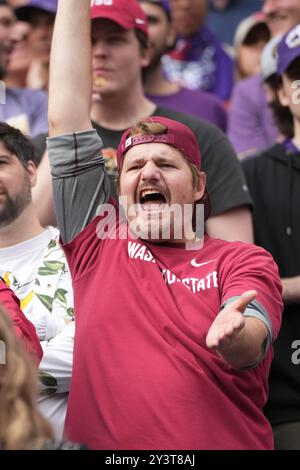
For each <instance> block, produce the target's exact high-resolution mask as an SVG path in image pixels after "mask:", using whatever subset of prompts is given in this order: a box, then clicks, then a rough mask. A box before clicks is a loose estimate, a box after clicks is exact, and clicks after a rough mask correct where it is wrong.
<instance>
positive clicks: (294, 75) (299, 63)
mask: <svg viewBox="0 0 300 470" xmlns="http://www.w3.org/2000/svg"><path fill="white" fill-rule="evenodd" d="M284 75H286V76H287V77H288V78H289V79H290V80H299V78H300V57H297V58H296V59H295V60H293V62H291V64H290V65H289V66H288V68H287V69H286V71H285V72H284Z"/></svg>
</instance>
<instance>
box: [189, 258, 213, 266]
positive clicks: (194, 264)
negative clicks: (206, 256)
mask: <svg viewBox="0 0 300 470" xmlns="http://www.w3.org/2000/svg"><path fill="white" fill-rule="evenodd" d="M214 261H216V260H215V259H212V260H211V261H205V263H197V261H196V259H195V258H194V259H192V261H191V265H192V266H194V267H195V268H200V266H204V265H205V264H209V263H213V262H214Z"/></svg>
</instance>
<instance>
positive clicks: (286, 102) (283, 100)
mask: <svg viewBox="0 0 300 470" xmlns="http://www.w3.org/2000/svg"><path fill="white" fill-rule="evenodd" d="M277 95H278V99H279V101H280V104H281V106H284V107H285V108H286V107H288V106H289V105H290V101H289V98H288V97H287V95H286V93H285V90H284V86H282V85H281V86H280V88H278V90H277Z"/></svg>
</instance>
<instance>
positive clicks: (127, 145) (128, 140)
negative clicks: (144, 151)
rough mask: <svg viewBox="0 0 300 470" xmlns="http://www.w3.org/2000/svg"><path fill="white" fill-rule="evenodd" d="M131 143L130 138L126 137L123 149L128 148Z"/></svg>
mask: <svg viewBox="0 0 300 470" xmlns="http://www.w3.org/2000/svg"><path fill="white" fill-rule="evenodd" d="M131 142H132V137H128V139H126V141H125V148H126V149H127V148H128V147H130V145H131Z"/></svg>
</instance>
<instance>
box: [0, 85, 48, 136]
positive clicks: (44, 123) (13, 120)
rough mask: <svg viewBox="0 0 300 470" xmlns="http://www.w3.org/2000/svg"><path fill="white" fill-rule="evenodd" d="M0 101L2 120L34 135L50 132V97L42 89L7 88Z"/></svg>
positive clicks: (0, 117)
mask: <svg viewBox="0 0 300 470" xmlns="http://www.w3.org/2000/svg"><path fill="white" fill-rule="evenodd" d="M2 98H3V99H2V100H1V102H0V121H5V122H7V123H8V124H10V125H12V126H14V127H16V128H18V129H20V130H21V131H22V132H23V133H24V134H27V135H29V136H31V137H34V136H36V135H38V134H42V133H48V97H47V93H46V92H44V91H42V90H29V89H25V88H7V89H6V90H5V96H3V97H2Z"/></svg>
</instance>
